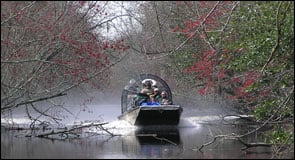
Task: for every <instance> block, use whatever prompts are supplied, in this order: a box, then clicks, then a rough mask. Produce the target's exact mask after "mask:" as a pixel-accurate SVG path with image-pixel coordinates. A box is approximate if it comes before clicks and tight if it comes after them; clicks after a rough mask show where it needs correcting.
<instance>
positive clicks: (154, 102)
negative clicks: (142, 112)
mask: <svg viewBox="0 0 295 160" xmlns="http://www.w3.org/2000/svg"><path fill="white" fill-rule="evenodd" d="M159 105H160V103H158V102H156V101H155V96H154V95H150V98H149V100H148V101H147V102H143V103H141V106H159Z"/></svg>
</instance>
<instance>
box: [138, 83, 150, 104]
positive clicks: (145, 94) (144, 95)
mask: <svg viewBox="0 0 295 160" xmlns="http://www.w3.org/2000/svg"><path fill="white" fill-rule="evenodd" d="M152 94H153V89H152V83H151V82H150V81H146V82H145V83H143V89H142V90H141V91H140V93H139V94H137V97H136V101H135V105H137V106H140V105H141V104H142V103H147V102H148V101H149V98H150V97H149V96H150V95H152Z"/></svg>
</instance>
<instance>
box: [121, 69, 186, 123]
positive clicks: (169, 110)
mask: <svg viewBox="0 0 295 160" xmlns="http://www.w3.org/2000/svg"><path fill="white" fill-rule="evenodd" d="M145 81H151V82H152V87H157V88H158V89H159V91H166V93H167V96H168V98H169V99H170V100H171V101H172V104H169V105H161V104H158V105H155V104H151V105H139V104H138V103H137V102H136V97H137V96H138V95H139V94H142V93H140V90H141V89H142V86H143V85H142V84H143V83H144V82H145ZM182 111H183V109H182V107H181V106H180V105H176V104H173V100H172V93H171V90H170V87H169V86H168V84H167V83H166V82H165V81H164V80H163V79H162V78H160V77H158V76H156V75H153V74H140V75H138V76H137V77H135V78H132V79H131V80H130V81H129V83H128V84H127V85H126V86H125V88H124V89H123V91H122V96H121V115H120V116H119V117H118V119H120V120H125V121H127V122H129V123H130V124H132V125H135V126H147V125H178V123H179V120H180V116H181V113H182Z"/></svg>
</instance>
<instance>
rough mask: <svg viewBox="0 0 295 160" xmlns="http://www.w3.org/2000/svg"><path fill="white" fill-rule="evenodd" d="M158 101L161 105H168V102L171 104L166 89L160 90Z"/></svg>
mask: <svg viewBox="0 0 295 160" xmlns="http://www.w3.org/2000/svg"><path fill="white" fill-rule="evenodd" d="M159 102H160V104H161V105H170V104H172V101H171V100H170V99H169V98H168V96H167V92H166V91H162V93H161V98H160V101H159Z"/></svg>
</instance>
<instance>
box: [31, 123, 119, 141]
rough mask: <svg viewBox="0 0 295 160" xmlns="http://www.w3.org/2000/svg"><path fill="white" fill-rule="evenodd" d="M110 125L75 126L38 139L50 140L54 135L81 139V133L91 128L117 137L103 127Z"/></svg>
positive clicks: (43, 134)
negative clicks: (49, 137)
mask: <svg viewBox="0 0 295 160" xmlns="http://www.w3.org/2000/svg"><path fill="white" fill-rule="evenodd" d="M105 124H108V122H103V123H96V124H95V123H91V124H88V125H79V126H74V127H72V128H70V129H68V128H64V129H63V130H61V131H54V130H52V131H51V132H49V133H42V134H38V135H37V136H36V137H40V138H48V136H52V135H62V136H64V135H65V136H66V138H65V139H67V138H69V136H70V135H73V136H74V137H80V133H82V129H84V128H89V127H99V129H101V130H103V131H106V132H107V133H108V134H110V135H111V136H115V135H114V134H113V133H111V132H109V131H108V130H107V129H105V128H104V127H103V125H105ZM77 131H79V133H77Z"/></svg>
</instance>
